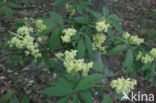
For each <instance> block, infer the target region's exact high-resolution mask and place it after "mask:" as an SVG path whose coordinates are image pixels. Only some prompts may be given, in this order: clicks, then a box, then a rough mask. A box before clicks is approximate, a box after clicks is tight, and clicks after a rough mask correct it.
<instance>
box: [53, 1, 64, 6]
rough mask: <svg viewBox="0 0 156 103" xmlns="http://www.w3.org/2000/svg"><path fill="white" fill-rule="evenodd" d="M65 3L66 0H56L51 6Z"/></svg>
mask: <svg viewBox="0 0 156 103" xmlns="http://www.w3.org/2000/svg"><path fill="white" fill-rule="evenodd" d="M65 3H66V0H56V1H55V2H54V3H53V4H52V5H53V6H60V5H63V4H65Z"/></svg>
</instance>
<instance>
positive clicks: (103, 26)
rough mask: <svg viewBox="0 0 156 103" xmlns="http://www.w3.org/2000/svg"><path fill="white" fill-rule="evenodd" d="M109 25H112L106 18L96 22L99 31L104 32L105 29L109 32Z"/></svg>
mask: <svg viewBox="0 0 156 103" xmlns="http://www.w3.org/2000/svg"><path fill="white" fill-rule="evenodd" d="M109 26H110V25H109V24H108V23H106V21H105V20H102V21H99V22H97V23H96V30H97V31H98V32H103V31H104V32H107V30H108V28H109Z"/></svg>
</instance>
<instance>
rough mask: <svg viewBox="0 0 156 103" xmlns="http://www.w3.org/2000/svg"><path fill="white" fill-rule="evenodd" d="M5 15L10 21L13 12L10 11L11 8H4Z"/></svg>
mask: <svg viewBox="0 0 156 103" xmlns="http://www.w3.org/2000/svg"><path fill="white" fill-rule="evenodd" d="M5 15H6V16H7V18H8V19H9V20H11V19H12V16H13V11H12V9H11V8H5Z"/></svg>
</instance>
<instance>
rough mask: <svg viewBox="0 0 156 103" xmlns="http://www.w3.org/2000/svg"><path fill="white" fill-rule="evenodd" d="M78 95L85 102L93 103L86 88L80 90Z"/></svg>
mask: <svg viewBox="0 0 156 103" xmlns="http://www.w3.org/2000/svg"><path fill="white" fill-rule="evenodd" d="M80 95H81V97H82V98H83V100H84V101H85V103H93V101H92V95H91V93H90V92H89V91H88V90H86V91H82V92H80Z"/></svg>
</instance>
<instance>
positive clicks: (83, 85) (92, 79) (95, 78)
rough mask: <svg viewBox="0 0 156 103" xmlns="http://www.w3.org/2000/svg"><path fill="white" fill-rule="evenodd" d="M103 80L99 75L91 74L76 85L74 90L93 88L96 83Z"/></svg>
mask: <svg viewBox="0 0 156 103" xmlns="http://www.w3.org/2000/svg"><path fill="white" fill-rule="evenodd" d="M102 79H103V76H102V75H100V74H92V75H89V76H88V77H86V78H84V79H83V80H81V81H80V83H79V84H78V85H77V87H76V90H85V89H88V88H89V87H91V86H93V85H94V84H96V83H98V82H99V81H101V80H102Z"/></svg>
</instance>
